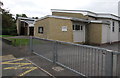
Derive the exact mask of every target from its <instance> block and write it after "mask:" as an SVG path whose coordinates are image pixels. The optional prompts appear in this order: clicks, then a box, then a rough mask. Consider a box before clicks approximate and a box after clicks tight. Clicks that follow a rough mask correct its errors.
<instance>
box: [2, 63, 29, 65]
mask: <svg viewBox="0 0 120 78" xmlns="http://www.w3.org/2000/svg"><path fill="white" fill-rule="evenodd" d="M1 64H13V65H14V64H15V65H16V64H20V65H26V64H27V65H29V64H31V63H7V62H6V63H1Z"/></svg>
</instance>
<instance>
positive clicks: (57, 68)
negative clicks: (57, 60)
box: [52, 66, 64, 72]
mask: <svg viewBox="0 0 120 78" xmlns="http://www.w3.org/2000/svg"><path fill="white" fill-rule="evenodd" d="M52 69H53V70H55V71H57V72H60V71H63V70H64V68H62V67H59V66H57V67H52Z"/></svg>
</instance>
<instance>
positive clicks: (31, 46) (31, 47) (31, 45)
mask: <svg viewBox="0 0 120 78" xmlns="http://www.w3.org/2000/svg"><path fill="white" fill-rule="evenodd" d="M32 40H33V38H32V36H30V52H33V41H32Z"/></svg>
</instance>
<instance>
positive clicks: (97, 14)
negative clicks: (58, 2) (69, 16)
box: [51, 9, 120, 20]
mask: <svg viewBox="0 0 120 78" xmlns="http://www.w3.org/2000/svg"><path fill="white" fill-rule="evenodd" d="M51 11H52V12H66V13H81V14H83V15H89V16H93V17H99V18H100V17H101V18H111V19H115V20H120V17H119V16H116V15H113V14H105V13H94V12H90V11H85V10H78V11H76V10H59V9H58V10H56V9H55V10H54V9H53V10H51Z"/></svg>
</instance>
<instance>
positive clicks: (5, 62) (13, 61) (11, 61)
mask: <svg viewBox="0 0 120 78" xmlns="http://www.w3.org/2000/svg"><path fill="white" fill-rule="evenodd" d="M21 60H23V58H22V59H14V60H11V61H6V62H2V63H10V62H16V61H21Z"/></svg>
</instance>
